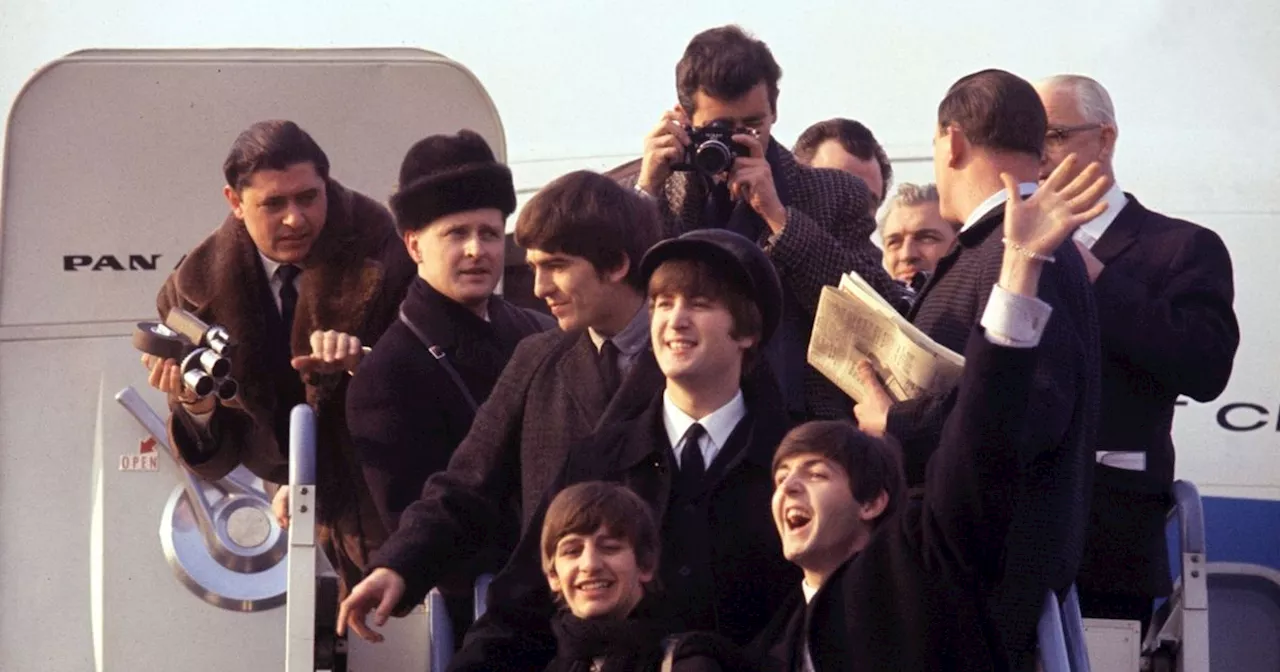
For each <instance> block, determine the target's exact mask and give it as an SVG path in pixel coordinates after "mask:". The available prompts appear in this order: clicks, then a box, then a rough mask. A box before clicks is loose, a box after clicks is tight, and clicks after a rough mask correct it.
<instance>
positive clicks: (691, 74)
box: [627, 26, 911, 421]
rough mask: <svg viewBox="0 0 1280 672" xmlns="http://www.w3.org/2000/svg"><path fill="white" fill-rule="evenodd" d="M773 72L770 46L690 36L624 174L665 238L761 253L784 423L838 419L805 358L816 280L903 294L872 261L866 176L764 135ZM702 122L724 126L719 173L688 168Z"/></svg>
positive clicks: (769, 125) (904, 301)
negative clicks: (774, 278) (859, 280)
mask: <svg viewBox="0 0 1280 672" xmlns="http://www.w3.org/2000/svg"><path fill="white" fill-rule="evenodd" d="M781 77H782V69H781V68H780V67H779V66H778V63H777V61H775V60H774V58H773V54H772V52H770V50H769V47H768V46H767V45H765V43H764V42H761V41H760V40H757V39H755V38H753V37H751V36H750V35H748V34H746V33H745V32H744V31H743V30H742V29H741V28H738V27H737V26H722V27H719V28H712V29H710V30H706V31H703V32H702V33H699V34H698V35H696V36H694V38H693V39H692V40H690V42H689V45H688V46H687V47H686V48H685V52H684V55H683V56H682V57H681V59H680V62H679V63H678V64H677V65H676V94H677V97H678V99H679V105H677V106H676V107H675V108H674V109H672V110H668V111H667V112H665V113H663V115H662V118H661V120H660V121H659V123H658V125H657V126H655V127H654V129H653V130H652V131H650V133H649V134H648V135H647V136H646V137H645V144H644V158H643V159H642V160H641V162H640V167H639V170H638V172H637V173H636V175H635V178H634V182H631V180H630V179H628V180H627V181H628V182H629V183H632V184H633V185H634V187H635V188H636V189H637V190H638V191H639V192H640V193H643V194H645V195H647V196H649V197H650V198H653V199H654V200H655V201H656V202H657V203H658V205H659V208H660V209H661V211H662V214H663V221H664V224H665V235H667V236H678V235H680V234H682V233H685V232H686V231H692V230H695V229H701V228H724V229H728V230H730V231H735V232H737V233H740V234H742V235H744V236H746V237H747V238H749V239H750V240H752V241H754V242H756V243H757V244H759V245H760V247H761V248H762V249H763V250H765V252H766V253H767V254H768V255H769V259H770V260H771V261H772V262H773V264H774V266H775V267H776V268H777V270H778V275H779V277H781V278H782V288H783V302H784V306H785V307H784V310H783V317H782V323H781V324H780V325H779V327H778V334H777V335H776V337H775V338H774V339H773V342H772V343H771V344H770V346H769V348H767V349H766V350H765V352H764V356H765V357H766V359H768V360H769V364H770V366H771V367H772V368H773V371H774V373H775V374H776V375H777V376H778V378H779V382H780V384H781V386H782V393H783V398H784V400H785V402H786V404H787V410H788V412H789V413H790V414H791V416H792V418H793V420H795V421H801V420H808V419H813V418H847V417H849V406H850V403H851V402H850V401H849V398H848V397H847V396H845V395H844V394H843V393H842V392H841V391H840V389H839V388H837V387H836V386H835V385H834V384H833V383H831V382H830V381H828V380H827V379H826V378H825V377H823V375H822V374H821V373H818V371H817V370H816V369H814V368H812V367H810V366H809V364H808V361H807V359H806V353H807V352H808V347H809V335H810V333H811V332H812V331H813V319H814V315H815V314H816V312H817V307H818V297H819V296H820V295H821V294H822V288H823V286H825V285H832V286H835V285H837V284H839V282H840V277H841V275H843V274H844V273H847V272H849V271H857V272H858V274H859V275H861V276H862V277H863V278H865V279H866V280H867V282H869V283H870V284H871V286H872V287H874V288H875V289H876V291H878V292H880V293H881V294H883V295H884V296H885V298H886V299H888V300H889V301H890V302H892V303H893V304H895V306H897V307H899V309H901V310H903V311H905V310H906V307H907V305H909V296H910V294H911V292H910V290H909V289H908V288H906V287H905V286H903V285H902V284H900V283H898V282H895V281H894V280H893V279H892V278H890V277H889V274H888V273H886V272H885V270H884V269H883V268H881V266H880V250H879V249H877V248H876V246H875V245H874V244H873V243H872V242H871V239H870V235H871V233H872V231H874V230H875V226H876V224H875V220H874V219H873V218H872V216H871V215H870V214H869V212H870V210H871V209H872V208H871V203H872V202H873V201H874V200H875V197H874V196H873V195H872V193H871V192H870V190H869V189H868V188H867V185H866V183H864V182H863V181H862V180H859V179H857V178H855V177H853V176H852V175H849V174H847V173H844V172H842V171H839V170H833V169H818V168H810V167H809V166H806V165H803V164H801V163H799V162H797V161H796V157H795V156H793V155H792V154H791V152H789V151H787V149H786V148H785V147H783V146H782V145H781V144H780V143H779V142H778V141H777V140H775V139H773V138H772V135H771V132H772V129H773V124H774V123H775V122H776V121H777V107H778V80H779V79H780V78H781ZM712 124H722V125H724V126H725V128H728V129H730V131H729V132H731V133H732V134H733V135H732V139H731V141H729V140H728V139H726V138H721V139H720V140H721V142H728V144H729V145H735V144H736V147H737V149H736V153H737V156H736V157H735V158H734V159H733V161H732V163H731V165H730V167H729V168H728V169H726V170H719V169H716V170H714V171H710V170H707V169H705V168H700V169H697V170H695V169H694V165H695V164H693V163H690V162H689V161H688V159H689V156H688V152H690V151H692V150H694V149H695V147H694V146H693V145H692V144H691V143H693V142H694V141H695V140H696V138H697V135H698V133H701V132H702V131H703V130H705V129H706V128H707V127H709V126H711V125H712ZM722 146H724V145H722Z"/></svg>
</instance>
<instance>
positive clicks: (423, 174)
mask: <svg viewBox="0 0 1280 672" xmlns="http://www.w3.org/2000/svg"><path fill="white" fill-rule="evenodd" d="M480 208H497V209H498V210H501V211H502V216H503V217H507V216H509V215H510V214H511V213H512V212H515V209H516V190H515V185H514V183H513V182H512V181H511V169H510V168H507V167H506V166H504V165H502V164H501V163H498V162H497V161H496V160H495V159H494V157H493V150H491V149H489V144H488V143H487V142H485V141H484V138H482V137H480V134H479V133H476V132H475V131H470V130H467V129H463V130H461V131H458V134H457V135H433V136H430V137H428V138H424V139H422V140H419V141H418V142H417V143H416V144H414V146H413V147H411V148H409V153H408V154H405V157H404V162H403V163H401V164H400V186H399V188H398V189H397V191H396V193H394V194H392V196H391V210H392V211H393V212H394V213H395V216H396V227H397V228H399V229H400V232H401V233H405V232H407V231H417V230H418V229H421V228H423V227H425V226H426V225H428V224H430V223H431V222H433V221H435V220H436V219H439V218H440V217H443V216H445V215H449V214H453V213H455V212H465V211H467V210H478V209H480Z"/></svg>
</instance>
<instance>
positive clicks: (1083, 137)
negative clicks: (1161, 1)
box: [1036, 75, 1240, 629]
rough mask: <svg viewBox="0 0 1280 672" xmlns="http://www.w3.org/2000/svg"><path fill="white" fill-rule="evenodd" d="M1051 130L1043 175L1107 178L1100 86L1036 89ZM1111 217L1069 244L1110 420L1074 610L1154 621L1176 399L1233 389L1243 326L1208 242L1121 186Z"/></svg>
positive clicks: (1114, 130)
mask: <svg viewBox="0 0 1280 672" xmlns="http://www.w3.org/2000/svg"><path fill="white" fill-rule="evenodd" d="M1036 88H1037V90H1038V91H1039V92H1040V98H1041V100H1042V101H1043V102H1044V106H1045V111H1046V112H1047V114H1048V118H1049V132H1048V137H1047V138H1046V142H1045V162H1044V166H1043V167H1042V168H1041V171H1042V172H1043V173H1047V172H1048V171H1050V170H1053V168H1054V167H1056V166H1057V165H1058V162H1059V161H1061V160H1062V158H1063V157H1064V156H1066V155H1067V154H1069V153H1075V154H1077V155H1078V156H1080V157H1082V158H1083V159H1084V160H1087V161H1094V160H1096V161H1098V162H1100V163H1101V164H1102V165H1103V167H1104V169H1105V171H1106V173H1107V174H1108V175H1112V174H1113V173H1112V158H1113V157H1114V154H1115V146H1116V138H1117V136H1118V135H1119V129H1118V127H1117V126H1116V119H1115V111H1114V108H1113V107H1112V104H1111V97H1110V96H1109V95H1108V94H1107V91H1106V89H1104V88H1103V87H1102V85H1101V84H1099V83H1098V82H1095V81H1094V80H1092V79H1089V78H1087V77H1081V76H1078V75H1064V76H1059V77H1054V78H1051V79H1049V80H1046V81H1045V82H1043V83H1041V84H1039V85H1037V87H1036ZM1112 181H1113V185H1112V187H1111V191H1110V192H1108V194H1107V200H1108V203H1109V207H1108V209H1107V211H1106V212H1105V213H1103V214H1102V215H1101V216H1099V217H1098V218H1097V219H1095V220H1093V221H1091V222H1089V223H1088V224H1085V225H1084V226H1083V227H1082V228H1081V229H1080V231H1078V232H1077V233H1076V235H1075V239H1076V246H1077V248H1078V249H1079V250H1080V254H1081V256H1082V257H1083V258H1084V261H1085V266H1086V268H1087V269H1088V272H1089V279H1090V281H1092V282H1093V290H1094V295H1093V296H1094V301H1095V303H1096V304H1097V306H1098V323H1099V325H1100V327H1101V330H1102V332H1101V334H1102V415H1101V420H1100V424H1099V428H1098V441H1097V444H1096V447H1097V450H1098V453H1097V465H1096V466H1095V468H1094V486H1093V503H1092V506H1091V507H1090V512H1089V527H1088V534H1087V537H1086V540H1085V552H1084V562H1083V564H1082V565H1081V567H1080V577H1079V579H1078V582H1079V584H1080V606H1081V609H1082V610H1083V611H1084V615H1085V616H1087V617H1095V618H1117V619H1126V620H1137V621H1141V622H1142V624H1143V628H1144V629H1145V628H1146V624H1147V623H1148V622H1149V621H1150V619H1151V607H1152V602H1153V600H1154V599H1155V598H1158V597H1166V596H1168V595H1169V592H1170V591H1171V590H1172V588H1173V586H1172V583H1171V581H1170V572H1169V555H1168V550H1167V546H1166V544H1165V520H1166V516H1167V514H1168V511H1169V508H1170V506H1171V504H1172V502H1171V501H1170V497H1169V492H1170V488H1171V486H1172V484H1173V465H1174V449H1173V439H1172V437H1171V436H1170V433H1171V431H1172V425H1173V412H1174V407H1175V405H1176V403H1177V399H1178V396H1179V395H1186V396H1188V397H1191V398H1192V399H1195V400H1196V401H1200V402H1206V401H1211V400H1213V399H1215V398H1217V396H1218V395H1220V394H1222V391H1223V389H1224V388H1225V387H1226V385H1227V379H1228V378H1230V377H1231V368H1232V364H1233V362H1234V360H1235V354H1236V348H1237V347H1238V346H1239V344H1240V327H1239V325H1238V324H1237V323H1236V316H1235V311H1234V309H1233V308H1232V301H1233V299H1234V296H1235V289H1234V286H1233V284H1232V272H1231V256H1230V255H1229V254H1228V253H1227V248H1226V246H1224V245H1223V244H1222V239H1221V238H1219V237H1218V235H1217V234H1215V233H1214V232H1213V231H1210V230H1209V229H1206V228H1204V227H1201V226H1197V225H1196V224H1192V223H1191V222H1186V221H1183V220H1180V219H1173V218H1171V217H1166V216H1164V215H1162V214H1160V213H1158V212H1153V211H1151V210H1148V209H1146V208H1144V207H1143V206H1142V204H1141V203H1139V202H1138V199H1136V198H1134V197H1133V196H1132V195H1130V194H1126V193H1125V192H1123V191H1121V189H1120V186H1119V185H1116V184H1114V179H1113V180H1112Z"/></svg>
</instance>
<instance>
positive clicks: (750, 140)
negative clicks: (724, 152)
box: [729, 134, 787, 233]
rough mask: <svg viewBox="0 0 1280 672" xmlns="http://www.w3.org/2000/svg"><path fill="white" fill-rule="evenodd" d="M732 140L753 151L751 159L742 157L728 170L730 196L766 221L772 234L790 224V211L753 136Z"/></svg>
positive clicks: (757, 141)
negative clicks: (780, 196) (788, 217)
mask: <svg viewBox="0 0 1280 672" xmlns="http://www.w3.org/2000/svg"><path fill="white" fill-rule="evenodd" d="M733 141H734V142H736V143H738V144H740V145H742V146H743V147H746V148H747V149H748V150H750V152H751V155H750V156H740V157H738V158H737V159H735V160H734V162H733V168H732V169H731V170H730V171H729V194H730V195H732V196H733V198H734V199H735V200H745V201H746V202H747V204H748V205H750V206H751V209H752V210H755V211H756V213H757V214H759V215H760V216H761V217H763V218H764V221H765V223H766V224H768V225H769V229H770V230H771V231H772V232H773V233H778V232H780V231H782V228H783V227H784V226H786V225H787V209H786V207H785V206H783V205H782V201H781V200H780V199H779V198H778V189H777V187H775V186H774V184H773V169H772V168H770V167H769V161H768V160H767V159H765V158H764V146H762V145H761V144H760V140H759V139H758V138H757V137H756V136H754V135H747V134H739V135H735V136H733Z"/></svg>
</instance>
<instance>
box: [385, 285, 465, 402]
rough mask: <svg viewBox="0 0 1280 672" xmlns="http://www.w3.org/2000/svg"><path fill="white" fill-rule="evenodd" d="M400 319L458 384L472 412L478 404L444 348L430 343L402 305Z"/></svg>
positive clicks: (454, 382)
mask: <svg viewBox="0 0 1280 672" xmlns="http://www.w3.org/2000/svg"><path fill="white" fill-rule="evenodd" d="M400 321H401V322H403V323H404V326H406V327H409V331H412V332H413V335H414V336H417V337H418V340H419V341H422V345H423V347H425V348H426V349H427V352H429V353H431V356H432V357H435V358H436V362H437V363H438V364H440V367H441V368H443V369H444V370H445V373H447V374H449V377H450V378H452V379H453V384H454V385H457V386H458V391H459V392H462V398H463V399H465V400H466V402H467V405H468V406H470V407H471V411H472V412H473V413H474V412H475V411H476V410H478V409H479V408H480V405H479V404H477V403H476V400H475V397H473V396H471V390H468V389H467V384H466V383H464V382H462V376H460V375H458V370H457V369H455V368H453V364H450V363H449V358H448V357H446V356H445V354H444V350H443V349H442V348H441V347H440V346H438V345H436V344H434V343H432V342H431V340H430V339H428V338H427V335H426V334H424V333H422V330H421V329H419V328H418V325H416V324H414V323H413V321H412V320H410V319H409V317H408V316H407V315H405V314H404V307H403V306H402V307H401V308H400Z"/></svg>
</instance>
